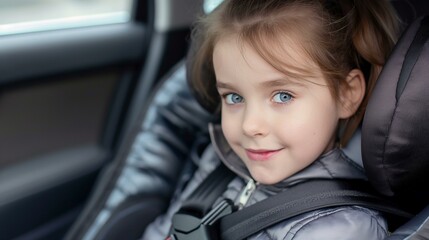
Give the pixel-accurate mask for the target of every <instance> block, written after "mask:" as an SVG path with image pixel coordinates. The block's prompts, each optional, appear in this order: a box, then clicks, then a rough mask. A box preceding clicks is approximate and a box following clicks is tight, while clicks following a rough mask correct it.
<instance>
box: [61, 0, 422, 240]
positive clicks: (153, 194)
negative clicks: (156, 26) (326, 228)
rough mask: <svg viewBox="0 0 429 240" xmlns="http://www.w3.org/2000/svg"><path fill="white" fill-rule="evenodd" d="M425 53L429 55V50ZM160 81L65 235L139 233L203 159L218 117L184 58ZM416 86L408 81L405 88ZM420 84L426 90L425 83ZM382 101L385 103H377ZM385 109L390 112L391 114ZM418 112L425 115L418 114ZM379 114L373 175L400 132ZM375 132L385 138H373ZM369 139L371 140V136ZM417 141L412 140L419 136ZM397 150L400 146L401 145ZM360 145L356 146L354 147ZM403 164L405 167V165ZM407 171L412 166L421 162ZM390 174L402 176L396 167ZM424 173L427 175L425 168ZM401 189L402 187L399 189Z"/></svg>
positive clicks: (370, 131) (366, 132) (370, 155)
mask: <svg viewBox="0 0 429 240" xmlns="http://www.w3.org/2000/svg"><path fill="white" fill-rule="evenodd" d="M394 4H395V5H396V6H398V8H397V9H400V10H402V11H403V14H402V15H403V19H405V21H410V20H411V19H415V18H416V17H417V16H419V15H422V14H423V13H424V12H425V11H426V13H429V11H427V9H428V6H427V4H428V3H426V0H423V1H421V2H417V1H416V0H415V1H411V0H410V1H407V0H403V1H399V0H398V1H394ZM412 4H415V5H414V6H419V5H418V4H420V5H421V7H414V8H413V7H412V6H413V5H412ZM416 9H417V10H416ZM426 58H427V59H429V57H426ZM396 64H398V63H396ZM421 65H422V63H420V65H419V66H420V67H421ZM426 65H427V63H426ZM398 66H399V65H398ZM398 68H400V67H398ZM423 68H424V67H423ZM383 74H384V76H383V77H382V78H381V79H380V80H383V79H385V80H383V81H382V82H386V81H387V82H388V81H389V80H388V79H389V77H388V76H386V75H388V74H387V73H383ZM422 74H424V73H422ZM426 76H429V73H426ZM386 79H387V80H386ZM161 83H162V84H160V87H159V88H158V90H157V91H156V92H155V94H154V96H153V101H152V103H151V104H150V107H149V108H148V110H147V111H143V112H142V114H141V116H140V119H141V121H140V123H141V124H138V125H136V126H135V127H134V131H133V133H132V134H131V135H130V136H127V138H126V142H125V143H124V144H123V145H122V147H121V149H120V151H119V154H118V156H117V157H116V158H115V160H114V162H112V163H111V164H110V165H109V167H108V168H106V169H105V170H104V172H103V173H102V174H101V176H100V178H99V180H98V182H97V184H96V186H95V189H94V191H93V194H92V196H91V197H90V199H89V201H88V203H87V205H86V206H85V208H84V209H83V211H82V214H81V215H80V217H79V218H78V220H77V221H76V222H75V224H74V225H73V227H72V228H71V229H70V231H69V232H68V233H67V235H66V237H65V239H67V240H74V239H105V240H107V239H124V240H126V239H138V238H139V237H140V236H141V234H142V232H143V231H144V229H145V227H146V226H147V224H148V223H150V222H151V221H153V220H154V219H155V217H156V216H157V215H159V214H161V213H162V212H163V211H164V210H165V209H166V207H167V206H168V203H169V201H170V198H171V196H172V195H173V192H174V189H180V188H181V187H182V186H181V185H180V183H181V182H186V179H187V178H189V177H190V175H191V174H192V171H193V169H195V168H196V166H197V165H198V162H197V161H196V159H199V157H198V154H199V153H200V152H201V151H200V150H201V149H203V148H204V146H205V145H206V144H207V143H208V138H207V130H206V128H207V127H206V126H207V124H208V123H209V122H211V121H215V120H216V119H215V117H214V116H213V115H211V114H210V113H209V112H208V111H206V110H204V109H203V108H202V107H201V106H200V105H199V104H198V103H197V101H196V100H195V99H194V98H193V95H192V94H191V93H190V91H189V88H188V87H187V85H186V70H185V66H184V62H181V63H178V64H177V66H176V67H175V68H173V69H172V70H171V72H170V74H168V75H167V76H166V77H165V80H164V81H161ZM420 84H422V83H420ZM411 85H412V84H410V85H408V84H407V88H408V86H411ZM420 87H421V88H422V89H424V88H423V86H420ZM384 90H385V89H384V88H383V87H379V86H378V85H377V88H376V89H375V90H374V95H375V96H378V97H373V98H371V101H370V105H369V106H368V112H371V113H370V114H367V115H370V116H374V115H378V114H379V113H378V112H380V110H381V109H385V108H386V107H385V106H384V105H383V104H384V102H385V99H384V98H383V94H382V92H384ZM379 92H380V93H379ZM404 93H405V95H404V96H408V94H407V93H406V91H404ZM421 95H424V94H421ZM427 102H429V101H427ZM380 104H381V105H382V106H379V105H380ZM389 104H390V105H389V106H390V108H389V109H390V112H388V113H391V112H392V108H394V107H395V106H396V105H395V104H394V103H393V102H389ZM414 106H416V110H418V111H419V112H418V113H420V114H423V116H424V115H425V112H426V115H429V114H428V113H427V110H426V109H429V108H424V106H422V105H418V104H414V105H411V106H408V107H409V108H410V109H411V108H412V107H414ZM386 115H388V114H387V113H386ZM388 116H391V115H388ZM417 116H418V117H420V115H417ZM406 117H407V116H405V120H403V121H402V122H401V125H404V124H407V126H413V127H416V129H414V131H411V132H412V134H413V136H414V135H416V136H419V137H418V141H420V142H421V143H422V144H423V143H425V139H424V137H425V135H422V134H423V133H424V131H420V126H421V125H423V124H422V122H420V121H418V120H419V118H417V120H416V122H411V123H410V122H407V119H406ZM425 117H427V116H425ZM425 119H426V118H425ZM428 120H429V119H428ZM380 121H381V120H380V119H371V118H369V117H365V122H364V125H363V130H362V138H363V145H362V152H363V156H364V158H363V159H364V161H363V162H364V165H365V168H368V169H371V170H369V171H370V174H369V175H376V176H378V173H379V172H380V171H384V170H385V169H384V168H385V167H386V166H387V165H386V164H384V163H385V162H384V160H385V159H383V158H381V159H380V157H379V156H380V153H379V152H377V151H375V146H376V148H377V149H378V148H380V149H382V148H383V146H384V145H386V143H384V142H382V139H383V136H385V137H386V136H389V135H388V134H394V133H395V131H385V132H382V131H381V130H380V129H379V128H377V126H378V125H377V123H379V122H380ZM401 128H402V126H401ZM395 129H398V128H395ZM395 129H393V130H395ZM399 129H400V128H399ZM389 130H390V129H389ZM410 134H411V133H410ZM373 135H376V136H379V137H378V138H374V140H371V139H372V138H373ZM357 138H359V136H358V137H357ZM365 139H367V140H370V141H367V142H366V140H365ZM380 139H381V140H380ZM411 140H413V143H414V139H410V141H411ZM358 145H359V144H358ZM411 145H412V144H411ZM398 146H399V148H401V147H404V146H402V145H401V143H396V147H397V148H398ZM419 146H420V148H424V147H422V146H421V145H419ZM387 147H390V146H387ZM352 148H353V147H352ZM428 149H429V148H428ZM398 151H399V152H400V153H402V150H401V149H399V150H398ZM409 151H410V150H408V152H409ZM351 152H353V150H351ZM354 152H355V153H356V151H354ZM358 152H359V151H358ZM389 157H392V156H389ZM425 157H426V158H427V157H429V156H427V155H422V156H421V157H418V158H416V159H418V160H416V161H415V162H416V164H417V163H420V162H423V163H424V161H423V160H424V158H425ZM352 158H354V159H358V158H360V156H359V154H357V156H355V157H352ZM365 159H367V160H365ZM368 159H375V160H368ZM391 159H393V160H391V161H392V162H395V161H398V159H399V160H402V161H401V162H402V163H403V164H405V169H407V168H406V166H407V161H405V159H409V158H408V157H407V156H403V155H399V156H393V157H392V158H391ZM357 162H359V160H357ZM426 162H427V161H426ZM401 167H403V166H401ZM401 169H403V168H400V169H399V170H401ZM408 170H409V171H414V170H416V169H408ZM417 170H419V169H417ZM420 170H428V169H427V165H426V169H423V168H421V169H420ZM387 174H391V176H393V177H396V175H395V174H396V173H387ZM419 174H420V175H422V173H421V172H420V173H419ZM399 175H400V174H399ZM380 176H381V175H380ZM422 178H423V179H424V180H427V179H426V178H424V175H423V176H420V177H419V180H422ZM370 179H372V180H373V184H374V186H376V187H377V189H379V190H380V191H381V192H383V191H386V189H389V190H390V191H387V192H384V193H387V194H388V195H389V194H390V195H395V196H398V197H400V198H404V197H405V198H408V197H409V196H410V201H404V205H406V204H413V201H411V196H412V197H413V198H414V197H419V195H418V194H417V196H416V192H417V193H418V191H416V190H420V188H419V187H416V188H413V190H414V191H410V192H408V191H404V188H405V190H407V188H406V187H404V186H400V188H397V185H389V184H391V183H390V182H389V181H386V179H385V178H384V179H381V180H380V179H377V178H376V179H375V180H374V179H373V178H371V177H370ZM379 181H381V182H379ZM412 183H416V182H412ZM417 183H419V182H417ZM395 184H397V182H395ZM397 189H400V191H399V192H398V191H397ZM408 194H409V195H408ZM424 197H425V198H424V201H421V203H419V206H418V208H420V207H421V206H422V205H423V204H427V203H428V202H429V201H426V200H427V198H426V196H424ZM416 208H417V207H416ZM428 216H429V207H428V208H427V209H424V210H423V211H422V212H421V213H420V214H419V215H417V216H416V217H415V218H413V219H412V220H411V221H410V222H409V223H407V224H405V225H404V226H402V227H401V228H399V229H398V230H397V231H395V233H394V234H393V235H392V236H391V237H390V238H389V239H403V238H405V237H406V236H412V235H413V236H417V235H418V234H421V231H423V230H424V229H427V228H428V226H427V225H428V224H426V225H424V224H425V222H426V221H427V220H428V219H429V217H428ZM426 231H427V230H426Z"/></svg>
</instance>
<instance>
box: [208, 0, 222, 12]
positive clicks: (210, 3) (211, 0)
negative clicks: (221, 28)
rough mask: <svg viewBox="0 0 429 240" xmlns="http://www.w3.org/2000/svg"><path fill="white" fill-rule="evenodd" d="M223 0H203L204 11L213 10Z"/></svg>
mask: <svg viewBox="0 0 429 240" xmlns="http://www.w3.org/2000/svg"><path fill="white" fill-rule="evenodd" d="M221 2H223V0H204V6H203V7H204V12H205V13H209V12H211V11H213V9H215V8H216V7H217V6H218V5H219V4H220V3H221Z"/></svg>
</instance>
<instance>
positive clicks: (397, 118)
mask: <svg viewBox="0 0 429 240" xmlns="http://www.w3.org/2000/svg"><path fill="white" fill-rule="evenodd" d="M428 66H429V16H428V17H424V18H420V19H418V20H417V21H415V22H414V23H413V24H412V25H411V26H410V27H409V28H408V29H407V31H406V32H405V33H404V34H403V35H402V37H401V39H400V41H399V42H398V43H397V45H396V47H395V49H394V51H393V52H392V54H391V56H390V57H389V60H388V62H387V63H386V65H385V67H384V68H383V71H382V73H381V75H380V77H379V79H378V81H377V85H376V87H375V89H374V91H373V94H372V97H371V99H370V102H369V104H368V106H367V110H366V113H365V117H364V121H363V126H362V159H363V165H364V167H365V171H366V173H367V176H368V179H369V180H370V181H371V183H372V184H373V186H374V187H375V188H376V189H377V190H378V191H379V192H380V193H382V194H384V195H387V196H391V197H393V198H394V199H396V200H397V201H399V202H400V203H401V204H402V206H403V207H404V208H407V209H409V210H411V211H414V212H418V211H420V210H422V209H423V208H424V207H425V206H426V205H427V204H428V203H429V191H427V190H426V189H422V186H423V185H422V183H426V182H428V180H429V174H428V173H429V145H428V142H427V136H428V135H429V124H428V122H429V95H428V94H427V90H428V88H429V68H428ZM428 214H429V207H428V208H426V209H424V210H423V211H422V212H421V213H420V214H418V215H417V216H416V217H415V218H413V219H412V220H411V221H410V222H408V223H407V224H406V225H404V226H402V227H401V228H399V229H398V230H397V231H396V232H395V233H394V234H393V235H392V236H390V238H389V239H404V238H405V237H407V236H409V235H411V239H428V238H429V232H428V231H427V228H428V226H429V225H428V223H427V221H428V217H429V215H428ZM421 231H426V232H425V233H422V232H421ZM422 234H426V235H424V237H423V238H419V237H417V236H418V235H422Z"/></svg>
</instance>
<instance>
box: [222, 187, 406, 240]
mask: <svg viewBox="0 0 429 240" xmlns="http://www.w3.org/2000/svg"><path fill="white" fill-rule="evenodd" d="M346 205H358V206H363V207H366V208H369V209H374V210H378V211H381V212H384V213H387V214H391V215H393V216H397V217H398V218H400V220H399V222H403V221H405V220H407V219H409V218H411V217H412V216H413V215H412V214H410V213H408V212H406V211H403V210H401V209H400V208H398V207H397V206H396V205H395V204H394V203H393V202H391V201H388V200H386V199H385V198H383V197H381V196H379V194H376V193H375V192H373V191H372V187H371V186H369V184H368V183H367V182H364V181H358V180H312V181H307V182H303V183H301V184H298V185H295V186H291V187H290V188H288V189H287V190H285V191H283V192H281V193H279V194H277V195H275V196H273V197H269V198H267V199H265V200H263V201H261V202H258V203H256V204H254V205H252V206H249V207H246V208H244V209H242V210H240V211H237V212H234V213H231V214H230V215H227V216H225V217H224V218H222V219H221V236H222V239H225V240H237V239H244V238H246V237H249V236H251V235H252V234H254V233H257V232H259V231H261V230H263V229H265V228H267V227H269V226H271V225H273V224H276V223H279V222H281V221H282V220H284V219H288V218H291V217H293V216H297V215H299V214H302V213H305V212H309V211H313V210H316V209H321V208H326V207H336V206H346Z"/></svg>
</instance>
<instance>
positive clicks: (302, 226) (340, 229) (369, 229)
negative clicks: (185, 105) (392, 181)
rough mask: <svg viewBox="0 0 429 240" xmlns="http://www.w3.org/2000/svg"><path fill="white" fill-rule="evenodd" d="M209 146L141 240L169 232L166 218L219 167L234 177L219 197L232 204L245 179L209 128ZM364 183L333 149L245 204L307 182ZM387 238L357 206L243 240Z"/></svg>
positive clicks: (260, 188) (371, 214) (379, 223)
mask: <svg viewBox="0 0 429 240" xmlns="http://www.w3.org/2000/svg"><path fill="white" fill-rule="evenodd" d="M210 134H211V140H212V144H211V145H210V146H208V147H207V149H206V150H205V151H204V153H203V154H202V156H201V162H200V164H199V168H198V170H197V171H196V172H195V174H194V176H193V178H192V179H191V180H190V181H189V183H188V184H187V186H186V188H185V189H184V190H183V191H181V192H180V193H178V194H176V197H175V198H174V199H173V202H172V204H171V205H170V208H169V209H168V212H167V213H166V214H164V215H163V216H160V217H158V218H157V220H156V221H155V222H154V223H152V224H151V225H150V226H149V227H148V228H147V230H146V232H145V234H144V237H143V239H146V240H152V239H164V238H165V236H167V234H168V232H169V229H170V227H171V218H172V216H173V214H174V213H175V212H177V211H178V209H179V208H180V206H181V204H182V203H183V202H184V201H185V200H186V198H187V197H188V196H189V195H190V193H192V191H193V190H194V189H195V188H196V187H197V186H198V185H199V184H200V183H201V182H202V181H203V179H204V178H205V177H206V176H207V175H208V174H209V173H210V172H211V171H213V169H214V168H216V166H217V165H218V164H219V163H220V161H219V159H220V160H221V161H222V163H223V164H225V165H226V166H228V168H230V169H231V170H232V171H233V172H235V173H236V174H237V175H238V176H237V177H236V178H235V179H234V180H233V181H231V183H230V184H229V185H228V188H227V190H226V191H225V192H224V194H223V195H222V196H221V197H220V199H221V198H228V199H231V200H233V201H235V200H236V198H237V197H238V196H239V195H240V194H241V192H242V191H243V189H244V188H245V186H246V184H248V181H252V180H251V177H250V174H249V173H248V171H247V169H246V168H245V166H244V164H243V163H242V162H241V160H240V159H239V158H238V157H237V155H235V154H234V152H233V151H232V150H231V149H230V148H229V146H228V144H227V143H226V141H225V139H224V137H223V134H222V132H221V130H220V127H219V126H211V127H210ZM314 178H319V179H338V178H341V179H366V176H365V174H364V172H363V169H362V168H361V167H360V166H359V165H357V164H356V163H354V162H353V161H352V160H350V159H349V158H348V157H347V156H346V155H345V154H344V153H343V152H342V150H340V149H334V150H332V151H330V152H328V153H326V154H324V155H323V156H321V157H320V158H319V159H318V160H316V161H315V162H314V163H313V164H312V165H310V166H309V167H307V168H306V169H304V170H302V171H300V172H299V173H297V174H295V175H293V176H291V177H289V178H287V179H285V180H284V181H282V182H280V183H278V184H275V185H270V186H266V185H265V186H264V185H257V187H256V189H255V191H254V192H253V193H252V195H251V196H250V198H249V200H248V201H247V203H246V205H245V207H246V206H250V205H252V204H254V203H256V202H259V201H261V200H263V199H265V198H267V197H270V196H272V195H275V194H276V193H278V192H279V191H287V188H288V187H290V186H292V185H294V184H297V183H299V182H302V181H306V180H309V179H314ZM386 235H387V224H386V222H385V220H384V219H383V218H382V216H381V215H380V214H379V213H378V212H376V211H373V210H370V209H367V208H363V207H359V206H344V207H336V208H326V209H320V210H316V211H312V212H309V213H305V214H302V215H299V216H296V217H293V218H291V219H286V220H284V221H282V222H280V223H278V224H276V225H274V226H271V227H269V228H267V229H265V230H263V231H261V232H259V233H257V234H255V235H253V236H251V237H250V238H249V239H252V240H253V239H295V240H301V239H302V240H309V239H344V240H345V239H347V240H349V239H350V240H351V239H356V240H357V239H359V240H362V239H365V240H369V239H383V238H385V237H386Z"/></svg>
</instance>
